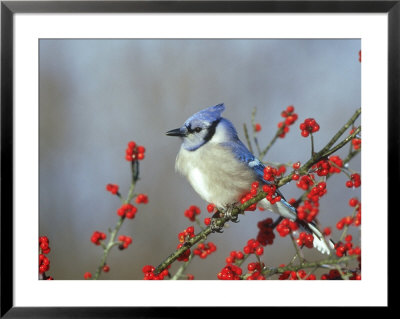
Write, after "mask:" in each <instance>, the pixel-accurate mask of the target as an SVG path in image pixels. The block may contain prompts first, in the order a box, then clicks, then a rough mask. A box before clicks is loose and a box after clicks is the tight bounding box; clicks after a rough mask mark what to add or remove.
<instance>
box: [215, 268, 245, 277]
mask: <svg viewBox="0 0 400 319" xmlns="http://www.w3.org/2000/svg"><path fill="white" fill-rule="evenodd" d="M241 275H242V268H240V267H238V266H236V265H234V264H230V265H226V266H225V267H224V268H222V270H221V271H220V272H219V273H218V274H217V278H218V279H219V280H240V279H241Z"/></svg>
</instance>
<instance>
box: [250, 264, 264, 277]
mask: <svg viewBox="0 0 400 319" xmlns="http://www.w3.org/2000/svg"><path fill="white" fill-rule="evenodd" d="M263 267H264V264H263V263H259V262H251V263H249V264H248V265H247V270H248V271H249V276H247V277H246V279H247V280H265V279H266V278H265V276H264V275H263V274H262V273H261V270H262V269H263Z"/></svg>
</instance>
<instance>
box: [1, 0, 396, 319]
mask: <svg viewBox="0 0 400 319" xmlns="http://www.w3.org/2000/svg"><path fill="white" fill-rule="evenodd" d="M122 12H151V13H154V12H162V13H166V12H170V13H193V12H196V13H199V12H246V13H256V12H270V13H271V12H272V13H290V12H295V13H300V12H302V13H303V12H304V13H387V14H388V35H389V38H388V46H389V47H388V110H389V116H388V129H389V132H388V133H389V134H388V143H389V145H388V152H389V154H388V159H389V162H388V167H389V172H390V173H389V175H388V189H389V192H388V203H389V207H390V203H393V198H395V196H396V195H395V194H394V191H395V189H396V187H395V185H394V183H395V181H397V180H398V177H399V174H398V163H399V154H398V153H399V148H398V144H399V142H400V139H399V128H398V127H399V126H398V122H397V121H398V119H399V105H400V81H399V78H400V50H399V49H400V32H399V31H400V1H399V0H397V1H1V282H0V283H1V313H0V315H1V317H5V318H30V317H35V318H70V317H76V318H78V317H79V318H105V317H112V318H131V317H180V316H186V315H187V314H186V311H187V310H182V309H178V308H176V307H171V308H131V307H120V308H114V307H101V308H99V307H67V308H64V307H54V308H50V307H34V308H25V307H14V303H13V293H14V291H13V279H12V278H13V251H12V250H13V245H12V240H11V239H12V238H13V215H12V212H13V19H14V14H15V13H122ZM389 217H390V216H389ZM388 224H389V225H390V222H389V223H388ZM389 243H390V241H389ZM389 283H390V280H389V281H388V287H389ZM389 303H390V298H389V300H388V305H389ZM388 308H389V307H388ZM218 311H221V312H222V311H223V312H224V315H228V314H227V312H226V309H218ZM216 313H217V312H216ZM216 313H215V314H216Z"/></svg>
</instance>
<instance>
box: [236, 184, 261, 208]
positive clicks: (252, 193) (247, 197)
mask: <svg viewBox="0 0 400 319" xmlns="http://www.w3.org/2000/svg"><path fill="white" fill-rule="evenodd" d="M259 185H260V184H259V183H258V182H253V183H252V184H251V189H250V192H248V193H247V194H245V195H243V196H242V198H241V199H240V203H242V204H244V203H246V202H247V201H249V200H250V199H252V198H254V197H256V195H257V192H258V187H259ZM256 208H257V203H254V204H251V205H250V206H249V207H247V208H246V209H245V211H254V210H256Z"/></svg>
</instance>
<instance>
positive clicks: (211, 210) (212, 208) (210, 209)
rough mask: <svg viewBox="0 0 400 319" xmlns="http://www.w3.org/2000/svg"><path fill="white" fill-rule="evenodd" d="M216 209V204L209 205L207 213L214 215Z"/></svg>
mask: <svg viewBox="0 0 400 319" xmlns="http://www.w3.org/2000/svg"><path fill="white" fill-rule="evenodd" d="M214 208H215V206H214V204H208V205H207V211H208V212H209V213H213V212H214Z"/></svg>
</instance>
